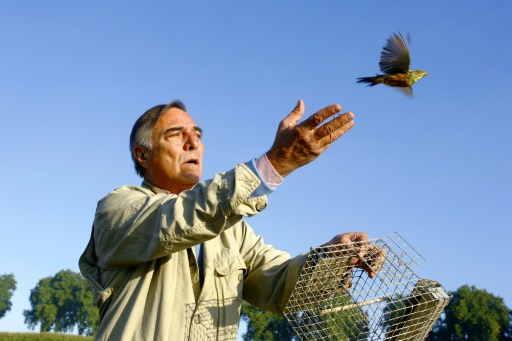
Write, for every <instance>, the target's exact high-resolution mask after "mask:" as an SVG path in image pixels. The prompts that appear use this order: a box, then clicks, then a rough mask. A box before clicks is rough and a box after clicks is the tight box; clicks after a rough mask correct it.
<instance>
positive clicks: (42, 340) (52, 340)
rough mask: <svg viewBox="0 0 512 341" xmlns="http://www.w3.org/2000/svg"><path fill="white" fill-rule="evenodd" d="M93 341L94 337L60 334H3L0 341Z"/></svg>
mask: <svg viewBox="0 0 512 341" xmlns="http://www.w3.org/2000/svg"><path fill="white" fill-rule="evenodd" d="M4 340H7V341H84V340H87V341H92V340H94V338H93V337H92V336H78V335H68V334H59V333H1V332H0V341H4Z"/></svg>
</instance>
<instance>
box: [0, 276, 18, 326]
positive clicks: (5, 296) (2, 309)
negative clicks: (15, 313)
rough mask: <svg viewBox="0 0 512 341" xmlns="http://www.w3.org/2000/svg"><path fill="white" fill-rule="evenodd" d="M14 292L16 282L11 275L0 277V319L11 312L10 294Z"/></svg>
mask: <svg viewBox="0 0 512 341" xmlns="http://www.w3.org/2000/svg"><path fill="white" fill-rule="evenodd" d="M14 290H16V280H15V279H14V275H13V274H9V275H7V274H4V275H2V276H0V319H1V318H2V317H4V316H5V314H6V313H7V312H8V311H10V310H11V306H12V303H11V298H12V294H13V293H14Z"/></svg>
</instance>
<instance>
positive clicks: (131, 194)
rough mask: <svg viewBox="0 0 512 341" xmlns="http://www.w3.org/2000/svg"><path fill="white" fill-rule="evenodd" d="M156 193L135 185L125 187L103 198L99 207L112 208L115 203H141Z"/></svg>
mask: <svg viewBox="0 0 512 341" xmlns="http://www.w3.org/2000/svg"><path fill="white" fill-rule="evenodd" d="M153 195H155V193H154V192H153V191H151V190H150V189H148V188H145V187H142V186H134V185H124V186H121V187H118V188H116V189H114V190H112V191H110V192H109V193H108V194H107V195H106V196H104V197H103V198H101V199H100V200H99V202H98V206H99V207H101V206H103V207H105V206H111V205H113V204H115V203H121V202H122V203H125V204H126V203H127V202H134V201H139V200H140V199H142V198H145V197H148V196H153Z"/></svg>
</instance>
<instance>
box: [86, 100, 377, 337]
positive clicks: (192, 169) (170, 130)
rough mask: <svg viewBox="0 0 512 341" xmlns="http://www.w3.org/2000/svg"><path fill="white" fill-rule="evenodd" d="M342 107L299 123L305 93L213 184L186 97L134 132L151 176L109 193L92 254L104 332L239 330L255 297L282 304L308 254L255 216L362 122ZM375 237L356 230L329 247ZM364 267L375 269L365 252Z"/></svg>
mask: <svg viewBox="0 0 512 341" xmlns="http://www.w3.org/2000/svg"><path fill="white" fill-rule="evenodd" d="M340 110H341V107H340V106H339V105H337V104H335V105H330V106H327V107H325V108H324V109H322V110H320V111H318V112H317V113H315V114H313V115H312V116H311V117H309V118H307V119H305V120H304V121H303V122H301V123H298V122H299V120H300V119H301V117H302V116H303V114H304V111H305V109H304V104H303V102H302V100H300V101H299V102H298V104H297V106H296V107H295V108H294V110H293V111H292V112H291V113H290V114H289V115H288V116H287V117H286V118H285V119H284V120H283V121H282V122H281V123H280V125H279V128H278V131H277V134H276V137H275V141H274V143H273V145H272V147H271V148H270V150H269V151H268V152H267V153H265V154H263V155H262V156H261V157H259V158H257V159H253V160H251V161H248V162H247V163H244V164H239V165H237V166H236V167H235V168H234V169H232V170H230V171H227V172H224V173H217V174H215V175H214V177H213V179H211V180H207V181H204V182H201V183H200V182H199V180H200V178H201V172H202V162H203V152H204V147H203V144H202V141H201V135H202V130H201V128H199V127H198V126H197V125H196V123H195V122H194V120H193V118H192V117H191V116H190V115H189V114H188V113H187V110H186V108H185V106H184V105H183V103H181V102H180V101H174V102H171V103H170V104H168V105H159V106H156V107H154V108H152V109H150V110H148V111H147V112H146V113H144V114H143V115H142V116H141V117H140V118H139V119H138V120H137V122H136V123H135V125H134V127H133V130H132V133H131V136H130V150H131V153H132V158H133V161H134V164H135V168H136V171H137V173H138V174H139V175H141V176H142V177H143V179H144V180H143V182H142V185H141V186H140V187H139V186H123V187H120V188H118V189H116V190H114V191H112V192H111V193H109V194H108V195H107V196H106V197H104V198H103V199H101V200H100V201H99V203H98V206H97V210H96V214H95V219H94V223H93V231H92V235H91V239H90V241H89V244H88V246H87V248H86V249H85V251H84V253H83V255H82V257H81V258H80V270H81V272H82V274H83V275H84V276H85V277H86V278H87V279H88V280H89V281H90V283H91V285H92V287H93V289H94V291H95V294H96V304H97V306H98V307H99V312H100V325H99V330H98V333H97V335H96V338H97V339H98V340H107V339H109V340H231V339H235V337H236V334H237V330H238V323H239V316H240V315H239V314H240V306H241V303H242V300H243V299H244V300H246V301H248V302H250V303H251V304H253V305H255V306H257V307H260V308H263V309H267V310H270V311H273V312H276V313H282V312H283V309H284V308H285V305H286V303H287V300H288V298H289V296H290V294H291V292H292V290H293V287H294V283H295V282H296V280H297V278H298V276H299V273H300V271H301V269H302V266H303V265H304V262H305V260H306V257H307V253H304V254H301V255H299V256H297V257H295V258H290V256H289V255H288V254H287V253H285V252H282V251H278V250H275V249H274V248H273V247H272V246H271V245H267V244H265V243H264V242H263V239H262V238H261V237H259V236H257V235H256V234H255V233H254V231H253V229H252V228H251V227H250V226H249V225H248V224H247V222H246V221H245V220H243V217H250V216H252V215H255V214H257V213H259V212H261V211H262V210H264V209H265V208H266V206H267V196H268V195H269V194H270V193H271V192H272V191H274V190H275V188H276V187H277V186H278V185H279V183H280V182H281V181H282V180H283V178H284V177H286V176H287V175H288V174H290V173H291V172H293V171H294V170H295V169H297V168H299V167H301V166H303V165H305V164H307V163H309V162H311V161H313V160H315V159H316V158H317V157H318V156H319V155H320V154H322V153H323V152H324V151H325V150H326V149H327V147H328V146H329V145H330V144H331V143H333V142H334V141H335V140H337V139H338V138H339V137H341V136H342V135H343V134H344V133H345V132H347V131H348V130H349V129H350V128H352V126H353V124H354V123H353V118H354V115H353V114H352V113H344V114H342V115H339V116H338V117H335V118H334V119H332V120H330V121H329V122H327V123H326V124H323V125H322V123H323V122H324V121H325V120H326V119H328V118H330V117H332V116H333V115H335V114H337V113H338V112H339V111H340ZM367 239H368V236H367V235H366V234H365V233H361V232H359V233H345V234H340V235H338V236H335V237H334V238H333V239H332V240H331V241H329V242H328V243H326V244H325V245H329V244H339V243H345V242H354V241H363V240H367ZM359 263H360V264H359ZM354 266H360V267H363V268H365V270H366V271H367V272H368V274H369V276H370V277H373V276H375V273H374V270H372V269H371V268H369V267H368V266H365V265H364V264H363V262H359V261H358V260H357V259H355V260H354Z"/></svg>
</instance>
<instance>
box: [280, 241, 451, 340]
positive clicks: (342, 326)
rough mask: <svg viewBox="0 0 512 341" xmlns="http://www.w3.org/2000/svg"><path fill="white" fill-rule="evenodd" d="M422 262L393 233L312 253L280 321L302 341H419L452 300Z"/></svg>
mask: <svg viewBox="0 0 512 341" xmlns="http://www.w3.org/2000/svg"><path fill="white" fill-rule="evenodd" d="M383 254H385V258H384V257H379V256H382V255H383ZM354 260H357V261H358V262H360V264H359V265H360V266H361V265H366V266H368V267H370V268H372V269H377V268H379V267H380V270H378V271H377V272H376V276H375V277H374V278H373V279H372V278H369V277H368V275H367V273H366V272H365V271H364V270H362V269H361V268H359V267H356V266H355V264H354ZM361 262H362V263H361ZM424 262H425V260H424V259H423V257H421V256H420V255H419V254H418V253H417V252H416V251H415V250H414V249H413V248H412V247H411V246H410V245H409V244H408V243H407V242H406V241H405V240H404V239H403V238H402V237H401V236H400V235H398V234H397V233H395V234H393V235H391V236H388V237H386V238H385V239H380V238H379V239H372V240H369V241H365V242H355V243H349V244H339V245H331V246H329V247H318V248H315V249H312V250H311V252H310V253H309V256H308V258H307V261H306V264H305V265H304V268H303V269H302V272H301V274H300V276H299V279H298V281H297V284H296V286H295V289H294V291H293V292H292V295H291V297H290V300H289V301H288V304H287V306H286V308H285V311H284V315H285V317H286V318H287V320H288V322H290V323H291V325H292V327H293V329H294V330H295V332H296V334H297V336H298V337H299V338H300V339H301V340H424V339H425V338H426V337H427V335H428V333H429V332H430V330H431V328H432V326H433V325H434V323H435V321H436V320H437V319H438V318H439V316H440V314H441V313H442V311H443V309H444V307H445V306H446V305H447V304H448V302H449V300H450V298H451V296H450V295H449V294H448V293H447V292H446V290H445V289H444V288H443V287H442V286H441V284H439V283H438V282H436V281H432V280H428V279H422V278H419V277H418V276H417V275H416V274H415V272H414V270H415V269H416V268H417V267H418V266H420V265H421V264H423V263H424Z"/></svg>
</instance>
